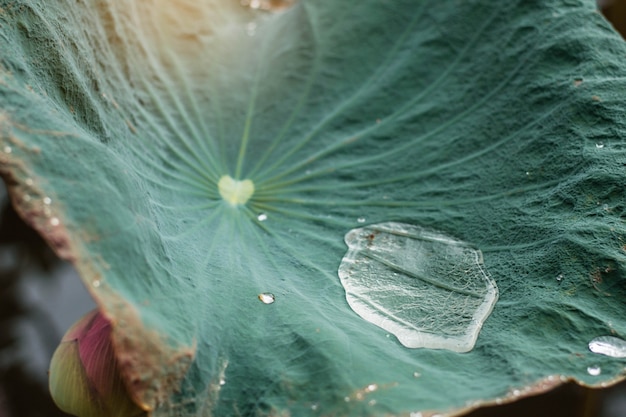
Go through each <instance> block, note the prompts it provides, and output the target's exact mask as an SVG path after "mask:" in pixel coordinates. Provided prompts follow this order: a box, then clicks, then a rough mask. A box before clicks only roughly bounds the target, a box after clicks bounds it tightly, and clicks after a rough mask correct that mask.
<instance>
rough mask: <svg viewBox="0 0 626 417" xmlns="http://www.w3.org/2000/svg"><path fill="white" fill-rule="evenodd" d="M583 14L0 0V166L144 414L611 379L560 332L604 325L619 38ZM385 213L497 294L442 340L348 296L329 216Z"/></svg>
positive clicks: (563, 5) (423, 6)
mask: <svg viewBox="0 0 626 417" xmlns="http://www.w3.org/2000/svg"><path fill="white" fill-rule="evenodd" d="M276 3H277V2H251V5H252V6H256V5H259V4H260V5H266V4H267V5H275V4H276ZM594 7H595V5H594V2H592V1H591V0H589V1H585V2H583V1H576V0H553V1H522V0H520V1H512V2H495V1H445V2H438V1H420V2H416V1H413V0H394V1H382V0H361V1H358V2H354V1H353V2H346V1H338V0H300V1H299V2H297V3H295V4H294V5H293V7H290V8H286V9H281V10H280V11H277V10H270V11H260V10H252V9H251V8H249V7H242V6H241V5H240V4H238V3H237V2H236V1H228V0H220V1H217V0H202V1H198V0H146V1H132V0H116V1H113V0H84V1H79V2H76V1H73V0H72V1H70V0H46V1H45V2H44V1H35V0H12V1H8V0H2V1H0V171H1V172H2V174H3V177H4V178H5V180H6V181H7V184H8V185H9V187H10V190H11V194H12V198H13V202H14V204H15V205H16V207H17V208H18V209H19V210H20V212H21V214H22V215H23V216H24V217H25V218H26V219H28V220H29V221H30V222H31V223H32V224H33V225H35V226H36V227H37V228H38V230H40V232H41V233H42V234H43V235H44V236H46V237H47V238H48V240H49V241H50V243H51V244H52V245H53V246H54V247H55V248H56V249H57V251H58V252H59V253H60V254H61V255H62V256H64V257H66V258H68V259H70V260H72V261H73V262H74V264H75V265H76V266H77V268H78V269H79V271H80V273H81V276H82V278H83V279H84V281H85V283H86V284H87V285H88V287H89V288H90V290H91V292H92V294H93V296H94V297H95V299H96V300H97V301H98V303H99V305H100V306H101V308H102V309H103V310H104V312H105V314H106V315H107V317H109V318H110V319H111V320H112V323H113V326H114V330H113V334H114V342H115V346H116V351H117V356H118V359H119V362H120V364H121V366H122V368H123V369H122V371H123V372H124V374H125V376H126V378H127V382H128V385H129V389H130V390H131V391H132V392H133V395H134V396H135V399H136V400H137V401H138V402H139V403H140V404H142V405H143V407H144V408H146V409H148V410H152V411H153V415H155V416H208V415H214V416H233V415H234V416H237V415H241V416H253V415H254V416H256V415H292V416H304V415H324V416H330V415H352V416H364V415H372V416H383V415H404V416H408V415H417V413H418V412H420V411H425V410H440V411H452V410H458V409H461V408H464V407H468V406H470V407H471V406H472V404H475V403H476V402H477V401H478V402H480V401H490V400H494V399H496V398H500V399H504V400H510V399H514V398H516V396H518V395H521V394H528V393H529V392H531V391H533V390H537V389H540V387H542V386H544V387H547V386H554V385H556V384H558V383H560V381H561V380H562V379H566V378H570V377H571V378H574V379H576V380H578V381H580V382H581V383H585V384H593V385H599V384H602V383H607V382H611V381H614V380H615V379H618V378H621V377H622V373H623V372H624V362H623V360H620V359H615V358H611V357H607V356H602V355H598V354H595V353H593V352H591V351H589V350H588V347H587V346H588V343H589V342H590V341H591V340H592V339H594V338H596V337H599V336H605V335H613V336H616V337H621V338H624V337H625V336H626V322H625V321H624V319H623V318H624V307H625V302H626V287H625V286H624V281H623V280H624V266H625V264H624V263H625V261H626V256H625V255H626V253H625V252H624V247H625V245H626V241H625V240H624V239H626V237H625V235H624V232H625V225H624V220H623V216H624V197H625V196H624V170H625V168H624V166H625V165H626V155H625V147H624V141H623V136H624V133H625V132H626V125H625V123H624V122H625V119H624V114H626V101H625V98H624V97H625V96H624V91H626V83H625V79H626V78H625V75H626V69H625V68H626V62H625V61H624V56H626V47H625V46H624V43H623V41H622V40H621V39H620V38H619V36H618V35H617V34H616V33H615V32H614V31H613V30H612V29H611V28H610V27H609V25H608V24H607V23H606V22H605V21H604V20H603V19H602V17H601V16H600V15H599V14H598V13H597V11H596V10H595V8H594ZM247 180H249V181H250V182H246V181H247ZM387 222H395V223H401V224H406V225H411V227H416V228H418V229H419V230H422V229H424V230H431V231H433V232H432V233H436V234H438V235H442V236H447V237H449V238H450V239H454V240H458V241H460V242H465V243H466V244H467V245H470V246H471V247H473V248H476V249H478V250H480V251H481V252H482V255H483V263H482V267H484V270H485V273H486V274H487V275H488V277H489V279H492V280H493V281H494V282H495V283H496V285H497V287H498V291H499V299H498V301H497V303H496V304H495V306H494V307H493V311H492V313H491V315H489V316H488V317H487V318H486V320H485V321H484V324H483V325H482V329H480V333H479V334H478V337H477V339H476V343H475V345H474V346H473V349H471V350H470V351H469V352H467V353H458V352H454V351H451V350H446V349H428V348H416V349H411V348H407V347H405V346H403V345H402V344H401V343H400V342H399V341H398V340H397V339H396V338H395V336H393V335H392V334H389V333H388V332H387V331H385V330H384V329H383V328H380V327H378V326H377V325H375V324H372V323H370V322H368V321H367V320H364V319H363V318H361V317H360V316H359V315H358V314H357V313H355V312H354V311H353V310H352V309H351V308H350V306H349V304H348V302H347V300H346V291H345V290H344V287H343V286H342V283H341V280H340V279H339V276H338V269H339V266H340V264H341V261H342V259H343V257H344V256H345V255H346V252H347V250H348V247H347V246H346V244H345V243H344V236H345V235H346V234H347V233H349V232H350V231H351V230H353V229H355V228H359V227H363V226H367V225H376V224H381V223H387ZM437 262H439V261H437ZM450 262H451V263H452V264H454V259H453V258H451V259H450ZM429 279H430V280H431V281H432V280H433V279H434V278H433V277H430V278H429ZM372 282H373V284H371V285H372V286H373V289H374V290H375V286H376V285H378V284H376V281H375V280H373V281H372ZM408 285H409V286H410V285H411V284H408ZM446 285H447V284H446ZM260 294H273V296H274V298H273V301H274V302H269V301H271V297H270V298H268V297H269V295H266V296H265V297H263V296H262V297H260V298H259V295H260ZM416 297H419V295H417V296H416ZM261 299H263V300H265V301H267V302H268V303H266V302H262V301H260V300H261ZM387 299H388V300H389V302H391V303H393V302H396V301H397V300H398V299H399V298H396V297H394V296H392V297H388V298H387ZM416 299H417V298H416ZM385 302H387V301H385ZM383 304H384V303H383ZM437 308H440V307H437ZM424 310H425V311H424V314H431V313H433V312H432V311H430V312H429V311H426V310H428V309H424ZM444 310H445V309H444ZM434 313H435V314H434V315H431V316H429V317H434V318H431V320H436V316H438V315H439V314H440V313H439V310H435V311H434ZM446 320H447V321H444V322H441V323H443V324H441V323H439V324H438V326H439V328H440V330H441V331H443V332H445V331H446V330H447V328H448V327H447V326H448V324H447V323H450V318H449V317H448V318H446ZM453 324H454V323H452V325H453ZM438 331H439V330H438ZM593 366H599V367H600V369H601V373H600V374H599V375H591V374H596V373H597V371H595V372H591V374H590V373H589V372H588V371H587V368H588V367H593ZM594 369H595V368H594ZM559 376H562V377H563V378H560V377H559ZM524 387H532V388H528V389H526V390H525V388H524ZM538 387H539V388H538ZM411 413H414V414H411Z"/></svg>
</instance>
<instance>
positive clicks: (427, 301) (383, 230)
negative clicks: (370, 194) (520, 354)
mask: <svg viewBox="0 0 626 417" xmlns="http://www.w3.org/2000/svg"><path fill="white" fill-rule="evenodd" d="M345 242H346V244H347V245H348V252H347V253H346V255H345V256H344V258H343V260H342V261H341V265H340V266H339V278H340V279H341V283H342V285H343V287H344V288H345V291H346V298H347V300H348V304H349V305H350V307H351V308H352V309H353V310H354V311H355V312H356V313H357V314H358V315H360V316H361V317H363V318H364V319H365V320H367V321H369V322H371V323H373V324H375V325H377V326H379V327H381V328H383V329H385V330H386V331H388V332H390V333H392V334H394V335H395V336H396V337H397V338H398V340H399V341H400V343H402V344H403V345H404V346H406V347H409V348H431V349H448V350H452V351H455V352H468V351H470V350H471V349H472V348H473V347H474V344H475V342H476V339H477V337H478V333H479V332H480V329H481V327H482V324H483V322H484V321H485V320H486V319H487V317H488V316H489V314H490V313H491V311H492V309H493V306H494V304H495V303H496V301H497V299H498V289H497V287H496V284H495V282H494V281H493V280H492V279H491V278H490V277H489V276H488V275H487V274H486V272H485V269H484V267H483V263H482V253H481V252H480V250H478V249H476V248H474V247H472V246H471V245H469V244H467V243H465V242H462V241H459V240H457V239H454V238H451V237H449V236H446V235H444V234H442V233H439V232H436V231H432V230H428V229H424V228H422V227H419V226H413V225H409V224H403V223H394V222H389V223H380V224H374V225H369V226H366V227H361V228H357V229H353V230H351V231H350V232H348V233H347V234H346V236H345Z"/></svg>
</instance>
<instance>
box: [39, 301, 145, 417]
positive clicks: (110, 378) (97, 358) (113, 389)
mask: <svg viewBox="0 0 626 417" xmlns="http://www.w3.org/2000/svg"><path fill="white" fill-rule="evenodd" d="M49 382H50V393H51V394H52V398H53V400H54V402H55V403H56V405H57V406H58V407H59V408H60V409H61V410H63V411H65V412H67V413H70V414H73V415H75V416H78V417H135V416H141V415H143V414H144V411H143V410H141V409H140V408H139V406H137V405H136V404H135V403H134V402H133V401H132V399H131V397H130V395H129V394H128V391H127V390H126V386H125V385H124V381H123V379H122V376H121V374H120V372H119V369H118V366H117V359H116V358H115V355H114V352H113V346H112V344H111V323H109V321H107V320H106V319H105V318H104V317H103V316H102V314H100V312H99V311H98V310H94V311H92V312H90V313H88V314H87V315H85V316H84V317H83V318H81V319H80V320H78V321H77V322H76V323H75V324H74V325H73V326H72V327H71V328H70V329H69V330H68V331H67V333H65V336H63V339H62V340H61V343H60V344H59V346H58V347H57V349H56V351H55V352H54V355H53V356H52V360H51V362H50V381H49Z"/></svg>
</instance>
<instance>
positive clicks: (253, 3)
mask: <svg viewBox="0 0 626 417" xmlns="http://www.w3.org/2000/svg"><path fill="white" fill-rule="evenodd" d="M260 7H261V0H250V8H251V9H258V8H260Z"/></svg>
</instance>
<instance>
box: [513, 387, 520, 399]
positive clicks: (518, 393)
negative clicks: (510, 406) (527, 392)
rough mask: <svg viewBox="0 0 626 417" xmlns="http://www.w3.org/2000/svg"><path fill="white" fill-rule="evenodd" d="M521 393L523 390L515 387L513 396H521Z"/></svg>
mask: <svg viewBox="0 0 626 417" xmlns="http://www.w3.org/2000/svg"><path fill="white" fill-rule="evenodd" d="M521 393H522V392H521V391H520V390H518V389H514V390H513V396H514V397H519V395H520V394H521Z"/></svg>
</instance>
